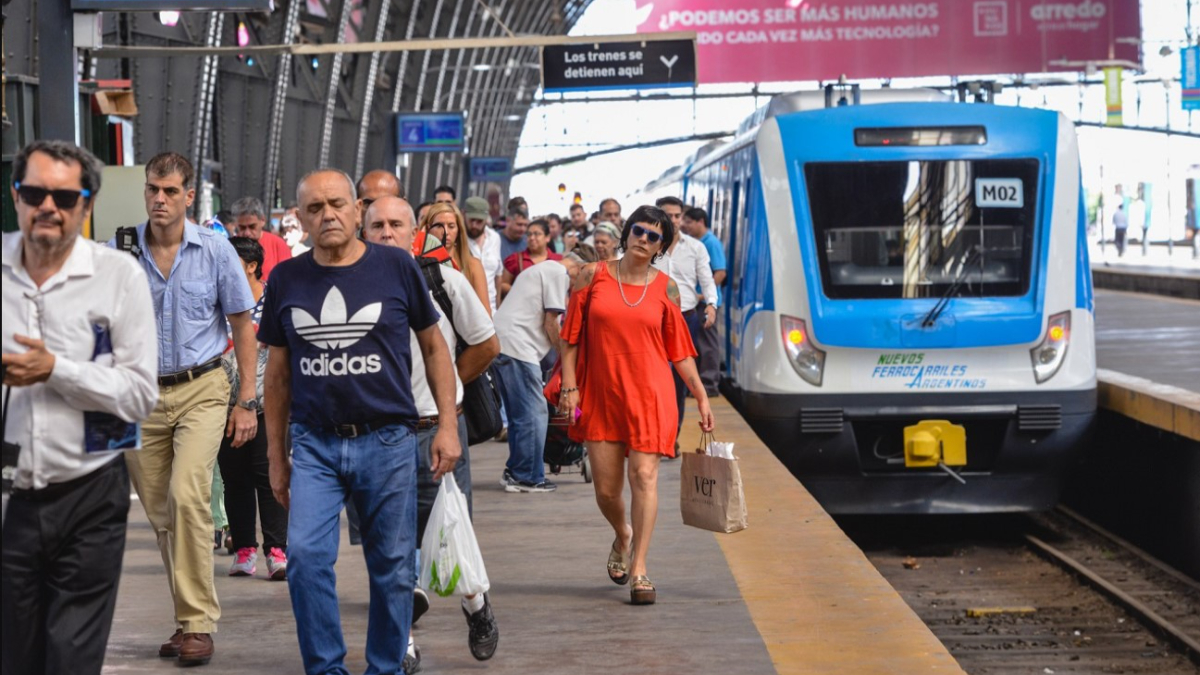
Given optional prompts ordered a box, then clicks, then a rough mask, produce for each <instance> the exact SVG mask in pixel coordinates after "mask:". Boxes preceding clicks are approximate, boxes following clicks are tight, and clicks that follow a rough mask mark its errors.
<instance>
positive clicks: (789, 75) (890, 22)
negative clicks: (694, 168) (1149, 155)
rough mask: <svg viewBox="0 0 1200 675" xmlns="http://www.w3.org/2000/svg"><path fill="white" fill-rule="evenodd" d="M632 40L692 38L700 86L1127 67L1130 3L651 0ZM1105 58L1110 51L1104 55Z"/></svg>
mask: <svg viewBox="0 0 1200 675" xmlns="http://www.w3.org/2000/svg"><path fill="white" fill-rule="evenodd" d="M637 4H639V5H642V4H645V7H644V8H642V9H644V10H645V11H644V12H642V11H639V12H638V16H637V17H636V18H635V19H633V21H636V22H640V23H637V32H639V33H654V32H666V31H695V33H696V52H697V53H696V57H697V60H698V67H699V73H698V77H699V81H700V82H701V83H705V84H709V83H718V82H794V81H797V80H826V81H828V80H836V79H837V78H838V77H840V76H842V75H845V76H846V77H848V78H851V79H867V78H886V77H923V76H936V75H990V74H1009V73H1039V72H1046V71H1078V70H1083V65H1082V64H1084V63H1086V62H1088V61H1106V60H1112V59H1119V60H1125V61H1133V62H1137V61H1139V60H1140V58H1139V55H1138V43H1139V42H1140V39H1139V38H1141V20H1140V7H1139V0H1024V1H1022V0H969V1H968V0H907V1H905V0H898V1H894V2H889V1H888V0H872V1H870V2H864V0H821V1H820V2H797V1H796V0H790V1H788V2H784V1H782V0H655V2H654V3H652V4H650V3H640V2H639V3H637ZM1110 50H1111V51H1110Z"/></svg>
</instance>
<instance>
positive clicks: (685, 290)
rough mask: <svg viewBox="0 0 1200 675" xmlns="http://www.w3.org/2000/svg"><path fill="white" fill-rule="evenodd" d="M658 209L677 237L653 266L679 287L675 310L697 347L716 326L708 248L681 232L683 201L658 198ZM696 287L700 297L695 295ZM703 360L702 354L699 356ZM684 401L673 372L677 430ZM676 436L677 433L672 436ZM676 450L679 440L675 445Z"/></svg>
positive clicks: (684, 390)
mask: <svg viewBox="0 0 1200 675" xmlns="http://www.w3.org/2000/svg"><path fill="white" fill-rule="evenodd" d="M654 205H655V206H657V207H658V208H660V209H662V210H663V212H665V213H666V214H667V216H668V217H669V218H670V219H671V222H672V223H673V224H674V225H675V231H676V232H678V233H679V236H677V237H675V241H674V242H672V243H671V248H669V249H667V252H666V255H664V256H663V257H662V258H659V260H658V261H657V262H655V263H654V266H655V267H657V268H658V269H660V270H662V271H663V272H666V273H667V276H669V277H671V279H673V280H674V281H675V285H677V286H678V287H679V308H680V309H681V310H682V311H683V318H684V320H685V321H687V326H688V331H689V332H690V333H691V335H692V343H693V344H694V345H696V346H699V345H700V343H701V342H700V341H701V334H702V333H703V332H704V331H706V330H708V329H709V328H711V327H712V326H713V325H715V324H716V321H717V284H716V282H715V281H714V280H713V271H712V265H711V260H710V258H709V255H708V249H707V248H705V247H704V244H702V243H700V240H698V239H696V238H695V237H691V236H689V235H687V234H686V233H684V232H683V228H682V224H683V209H684V205H683V201H682V200H680V199H679V198H678V197H662V198H660V199H659V200H658V201H656V202H655V203H654ZM697 288H699V289H700V291H701V295H697V294H696V289H697ZM700 358H703V355H701V356H700ZM686 398H687V385H686V384H685V383H684V381H683V379H682V378H680V377H679V373H678V372H676V373H675V405H676V407H677V408H678V409H679V428H680V429H682V428H683V412H684V402H685V399H686ZM676 436H677V437H678V433H677V434H676ZM675 449H676V450H678V449H679V441H678V440H676V442H675Z"/></svg>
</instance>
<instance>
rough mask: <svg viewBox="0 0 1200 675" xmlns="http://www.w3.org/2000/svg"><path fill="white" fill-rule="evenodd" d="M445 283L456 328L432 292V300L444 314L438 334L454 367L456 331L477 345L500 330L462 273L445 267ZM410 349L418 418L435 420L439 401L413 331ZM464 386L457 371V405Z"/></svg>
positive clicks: (440, 319) (468, 342) (470, 343)
mask: <svg viewBox="0 0 1200 675" xmlns="http://www.w3.org/2000/svg"><path fill="white" fill-rule="evenodd" d="M442 279H443V280H445V282H446V283H445V289H446V295H448V296H449V297H450V306H451V308H452V309H453V311H454V325H453V326H451V325H450V322H449V321H448V320H447V319H446V316H445V314H444V313H442V307H441V305H439V304H437V300H434V299H433V291H430V292H429V297H430V299H431V300H433V306H434V307H437V308H438V312H439V313H440V314H442V316H441V318H439V319H438V323H437V325H438V330H440V331H442V337H443V338H445V340H446V346H447V347H449V348H450V362H451V363H454V362H455V361H456V360H457V358H458V357H457V355H456V354H455V349H454V347H455V342H456V339H455V337H454V329H455V328H457V329H458V334H459V335H461V336H462V338H463V340H465V341H466V342H467V344H468V345H477V344H479V343H481V342H483V341H484V340H487V339H488V338H490V337H492V336H493V335H495V334H496V328H495V326H493V325H492V318H491V317H490V316H488V313H487V309H485V308H484V306H483V303H482V302H480V301H479V296H478V295H475V289H474V288H471V282H469V281H467V278H466V277H465V276H463V273H462V272H459V271H458V270H455V269H452V268H450V267H447V266H445V265H442ZM409 347H410V349H412V354H413V360H412V392H413V401H415V402H416V404H417V414H418V415H420V416H421V417H434V416H436V415H437V414H438V409H437V401H436V400H434V398H433V392H431V391H430V390H429V381H428V380H427V379H425V359H423V358H421V345H420V344H419V343H418V342H417V334H416V333H415V332H414V331H411V330H410V331H409ZM462 399H463V385H462V380H460V379H458V370H457V369H456V370H455V371H454V404H455V405H458V404H460V403H462Z"/></svg>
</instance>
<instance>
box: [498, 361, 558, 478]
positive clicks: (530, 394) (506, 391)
mask: <svg viewBox="0 0 1200 675" xmlns="http://www.w3.org/2000/svg"><path fill="white" fill-rule="evenodd" d="M493 363H494V364H495V365H496V369H497V370H498V371H500V397H501V398H502V399H504V407H505V408H506V409H507V410H508V464H507V465H506V468H507V469H508V471H509V473H511V474H512V476H513V478H515V479H517V480H518V481H522V482H525V483H532V484H535V485H536V484H538V483H543V482H545V481H546V465H545V464H543V463H542V456H543V453H544V452H545V450H546V426H547V425H549V424H550V412H549V410H548V409H547V407H546V397H545V396H543V395H542V369H541V366H539V365H538V364H536V363H527V362H525V361H520V360H518V359H514V358H512V357H509V356H505V355H504V354H501V355H499V356H497V357H496V360H495V361H493Z"/></svg>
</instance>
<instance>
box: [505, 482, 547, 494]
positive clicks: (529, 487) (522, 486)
mask: <svg viewBox="0 0 1200 675" xmlns="http://www.w3.org/2000/svg"><path fill="white" fill-rule="evenodd" d="M504 489H505V490H506V491H508V492H554V491H555V490H557V489H558V486H557V485H555V484H554V483H551V482H550V481H548V480H544V481H542V482H540V483H531V482H529V481H525V480H522V481H517V482H516V484H515V485H512V486H509V487H506V488H504Z"/></svg>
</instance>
